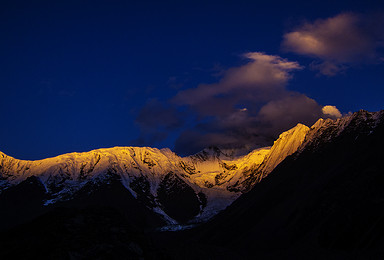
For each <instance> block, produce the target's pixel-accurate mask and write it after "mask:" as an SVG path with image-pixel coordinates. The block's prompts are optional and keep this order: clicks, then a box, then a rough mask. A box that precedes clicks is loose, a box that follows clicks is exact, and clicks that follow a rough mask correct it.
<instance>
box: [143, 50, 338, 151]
mask: <svg viewBox="0 0 384 260" xmlns="http://www.w3.org/2000/svg"><path fill="white" fill-rule="evenodd" d="M243 58H244V62H243V64H242V65H240V66H238V67H232V68H229V69H227V70H225V71H223V72H222V75H221V78H220V79H218V80H217V82H214V83H211V84H203V83H202V84H199V85H198V86H197V87H195V88H187V89H183V90H180V91H179V92H178V93H177V94H176V95H175V96H174V97H173V98H171V99H170V100H168V102H166V103H162V102H160V101H158V100H150V101H148V102H147V104H146V105H145V106H144V107H143V108H142V110H141V111H140V113H139V115H138V117H137V119H136V122H137V123H138V124H139V126H140V127H141V131H142V135H141V137H140V138H139V139H138V140H136V142H137V144H139V145H146V144H149V143H150V142H160V141H161V140H164V139H165V138H167V135H168V133H169V132H172V131H174V132H179V133H180V134H179V135H178V138H177V139H176V141H175V151H176V152H178V153H180V154H182V155H187V154H192V153H196V152H198V151H200V150H202V149H204V148H206V147H209V146H218V147H220V148H227V149H236V150H237V151H238V152H239V153H242V152H249V151H250V150H252V149H255V148H258V147H262V146H268V145H271V144H272V143H273V141H274V140H275V139H276V138H277V137H278V135H279V134H280V133H282V132H283V131H286V130H288V129H289V128H291V127H293V126H295V125H296V124H297V123H303V124H306V125H311V124H313V123H314V122H315V121H316V120H317V119H318V118H320V117H334V116H335V111H336V110H337V108H334V109H333V110H329V109H327V110H323V106H321V105H320V104H318V103H317V102H316V101H315V100H313V99H311V98H309V97H307V96H306V95H304V94H301V93H297V92H295V91H291V90H289V89H288V88H287V85H288V82H289V80H290V79H291V78H292V76H293V75H292V73H293V72H294V71H297V70H301V69H302V68H303V67H302V66H300V65H299V64H298V63H297V62H293V61H289V60H287V59H284V58H282V57H280V56H276V55H267V54H265V53H261V52H249V53H246V54H244V55H243ZM181 108H183V109H184V110H183V111H184V112H183V113H184V114H183V115H181V112H180V111H181ZM324 111H325V112H326V113H323V112H324ZM330 111H331V112H330ZM185 121H188V122H187V123H186V125H188V127H187V126H184V127H183V123H184V122H185ZM189 121H193V122H189Z"/></svg>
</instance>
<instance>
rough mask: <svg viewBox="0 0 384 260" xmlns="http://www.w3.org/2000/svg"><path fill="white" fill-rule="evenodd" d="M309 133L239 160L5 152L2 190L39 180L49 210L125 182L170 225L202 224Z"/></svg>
mask: <svg viewBox="0 0 384 260" xmlns="http://www.w3.org/2000/svg"><path fill="white" fill-rule="evenodd" d="M308 130H309V128H308V127H306V126H304V125H302V124H298V125H297V126H296V127H294V128H292V129H290V130H288V131H286V132H284V133H282V134H281V135H280V137H279V138H278V140H276V141H275V143H274V145H273V146H272V147H265V148H260V149H257V150H254V151H252V152H251V153H249V154H248V155H245V156H242V157H237V158H234V157H233V156H231V155H228V154H225V153H224V152H222V151H221V150H219V149H218V148H208V149H205V150H203V151H202V152H200V153H198V154H195V155H192V156H188V157H183V158H182V157H179V156H177V155H176V154H175V153H173V152H172V151H170V150H169V149H161V150H159V149H156V148H149V147H114V148H108V149H98V150H93V151H90V152H84V153H69V154H63V155H60V156H57V157H53V158H48V159H43V160H37V161H26V160H18V159H15V158H13V157H10V156H7V155H6V154H4V153H1V152H0V191H3V190H6V189H8V188H9V187H12V186H14V185H17V184H18V183H20V182H22V181H24V180H26V179H27V178H28V177H31V176H35V177H37V178H38V179H39V180H40V181H41V183H42V184H43V185H44V187H45V189H46V193H47V195H48V196H47V199H46V200H45V201H44V202H43V203H44V204H45V205H49V204H54V203H56V202H57V201H63V200H70V199H72V198H73V196H74V194H75V193H76V192H77V191H79V190H80V189H82V188H83V187H84V186H85V185H88V186H89V185H90V184H91V186H92V187H94V188H97V187H98V185H100V184H101V183H103V184H105V183H108V182H110V181H112V180H119V181H121V183H122V184H123V185H124V186H125V187H126V188H127V189H128V190H129V191H130V192H131V193H132V195H133V196H134V197H135V198H137V199H138V200H139V201H140V202H142V203H144V204H145V205H146V206H147V207H148V208H151V209H152V210H153V211H154V212H156V213H159V214H161V215H162V216H163V217H164V218H165V219H166V220H167V221H168V222H170V223H176V222H187V221H201V220H206V219H208V218H210V217H212V216H213V215H215V214H216V213H217V212H218V211H220V210H222V209H224V208H226V207H227V206H228V205H229V204H231V203H232V202H233V201H234V200H235V199H236V198H237V197H238V196H240V195H241V194H242V193H243V192H246V191H248V190H250V189H251V188H252V187H253V186H254V185H255V184H256V183H258V182H259V181H261V179H262V178H264V177H265V176H267V175H268V174H269V173H270V172H271V171H272V170H273V169H274V168H275V167H276V166H277V165H278V164H279V163H280V162H281V161H282V160H284V159H285V158H286V157H287V156H288V155H291V154H293V153H294V152H295V151H296V150H297V149H298V147H299V146H300V145H301V144H302V142H303V141H304V138H305V136H306V134H307V132H308ZM26 196H27V195H26ZM183 204H186V205H184V208H183ZM180 211H188V212H184V213H180Z"/></svg>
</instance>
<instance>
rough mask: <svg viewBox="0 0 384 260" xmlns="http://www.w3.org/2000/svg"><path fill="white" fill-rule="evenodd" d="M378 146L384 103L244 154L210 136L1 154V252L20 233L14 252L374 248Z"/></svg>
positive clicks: (316, 253) (266, 252) (347, 252)
mask: <svg viewBox="0 0 384 260" xmlns="http://www.w3.org/2000/svg"><path fill="white" fill-rule="evenodd" d="M382 147H384V111H380V112H374V113H370V112H367V111H364V110H360V111H359V112H356V113H354V114H351V115H348V116H345V117H342V118H339V119H336V120H332V119H326V120H323V119H319V120H318V121H317V122H316V123H315V124H314V125H313V126H311V127H310V128H309V127H307V126H304V125H302V124H298V125H297V126H295V127H294V128H292V129H290V130H288V131H286V132H284V133H282V134H281V135H280V136H279V138H278V139H277V140H276V141H275V142H274V144H273V146H271V147H264V148H260V149H257V150H254V151H252V152H251V153H249V154H247V155H245V156H241V157H235V156H233V153H231V151H228V150H225V151H224V150H220V149H218V148H214V147H212V148H208V149H205V150H203V151H201V152H200V153H197V154H195V155H192V156H188V157H179V156H177V155H176V154H175V153H173V152H172V151H170V150H169V149H161V150H158V149H154V148H147V147H115V148H109V149H98V150H94V151H90V152H86V153H70V154H64V155H60V156H57V157H54V158H48V159H44V160H38V161H23V160H17V159H15V158H12V157H10V156H7V155H5V154H3V153H0V176H1V177H0V191H1V194H0V210H1V212H2V214H1V217H0V218H1V221H0V225H1V226H0V230H2V231H1V232H2V235H3V236H2V237H6V238H7V239H0V240H1V241H0V244H1V245H2V248H4V251H1V252H0V257H1V256H3V257H8V256H9V255H10V254H13V253H10V252H16V251H17V252H19V251H18V250H19V249H20V242H18V243H15V241H24V240H25V241H27V240H28V243H27V244H28V246H27V248H24V249H25V250H21V251H20V253H19V255H17V256H18V257H27V256H28V257H29V256H42V254H41V252H40V251H39V250H41V249H42V247H43V245H44V243H45V242H46V241H49V242H47V243H49V244H50V245H51V249H49V250H48V251H45V253H44V256H46V255H48V256H49V257H51V258H57V257H59V258H68V259H70V258H74V259H84V258H95V257H96V258H98V259H104V258H103V257H105V258H110V257H112V258H113V257H115V258H128V259H136V258H137V259H140V258H142V257H144V258H150V259H167V258H171V259H172V258H175V259H179V258H184V259H205V258H210V259H223V258H231V259H240V258H241V259H247V258H250V259H253V258H255V257H260V258H262V259H264V258H268V259H274V258H278V259H281V258H287V257H288V258H289V257H291V258H293V259H308V258H311V259H315V258H320V259H323V258H324V257H328V256H332V257H334V258H335V259H342V258H346V259H350V256H351V255H356V256H358V257H359V256H360V257H362V258H366V257H373V258H375V257H382V256H384V250H383V249H382V248H384V247H383V245H384V236H383V234H384V220H383V216H384V210H383V209H384V204H383V201H384V192H383V190H384V189H382V187H383V185H384V166H383V163H382V162H383V159H384V154H383V151H382ZM197 223H200V224H199V225H198V226H197V227H195V228H192V229H190V230H186V231H182V232H158V231H154V230H159V228H161V230H172V228H171V227H176V228H177V227H180V225H178V224H182V225H184V227H191V226H193V225H195V224H197ZM41 230H43V231H44V232H45V231H46V232H47V234H49V235H42V237H39V239H32V238H36V235H35V234H36V232H40V231H41ZM50 230H56V231H57V232H56V233H58V234H60V235H57V236H55V234H56V233H55V234H51V233H50ZM90 230H92V231H90ZM106 234H107V235H106ZM84 240H86V241H88V242H84ZM31 241H33V242H31ZM68 241H71V242H68ZM154 241H156V242H154ZM78 242H79V243H80V244H81V245H82V246H78V244H79V243H78ZM58 249H60V250H61V251H60V250H58ZM107 249H108V250H107ZM45 250H46V249H45ZM12 256H14V255H12ZM122 256H124V257H122Z"/></svg>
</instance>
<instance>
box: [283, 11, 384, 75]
mask: <svg viewBox="0 0 384 260" xmlns="http://www.w3.org/2000/svg"><path fill="white" fill-rule="evenodd" d="M383 28H384V19H383V15H382V14H371V15H362V14H356V13H341V14H339V15H336V16H334V17H330V18H327V19H318V20H316V21H314V22H306V23H304V24H302V25H301V26H299V27H297V28H296V29H294V30H293V31H291V32H288V33H286V34H285V35H284V37H283V38H284V39H283V43H282V47H283V49H285V50H286V51H291V52H294V53H297V54H301V55H306V56H310V57H314V58H317V59H318V61H315V62H313V63H312V64H311V68H313V69H316V70H319V71H320V73H322V74H324V75H328V76H334V75H336V74H337V73H339V72H340V71H343V70H345V69H346V68H347V67H348V66H350V65H353V64H356V63H361V62H377V61H379V60H380V56H379V49H380V48H382V47H383V44H384V30H383Z"/></svg>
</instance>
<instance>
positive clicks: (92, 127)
mask: <svg viewBox="0 0 384 260" xmlns="http://www.w3.org/2000/svg"><path fill="white" fill-rule="evenodd" d="M383 8H384V4H383V2H382V1H265V3H260V1H209V3H206V1H201V2H199V1H170V2H168V1H166V2H163V1H153V2H149V1H136V2H134V1H1V4H0V33H1V37H0V47H1V48H0V90H1V95H0V111H1V126H0V150H1V151H2V152H4V153H6V154H9V155H11V156H14V157H16V158H20V159H41V158H46V157H51V156H55V155H58V154H62V153H66V152H74V151H77V152H81V151H88V150H91V149H96V148H102V147H112V146H129V145H146V146H154V147H159V148H161V147H170V148H171V149H173V148H174V145H175V142H178V143H179V149H178V150H179V151H180V153H188V151H187V150H186V149H184V150H183V149H180V147H182V146H183V145H188V143H187V142H186V141H185V140H181V141H180V134H182V135H183V134H185V133H186V132H188V131H189V130H190V129H195V130H196V129H198V130H196V131H195V132H199V133H200V134H201V133H202V132H204V135H205V134H206V133H207V132H209V131H213V132H215V133H216V134H217V133H218V132H219V131H221V130H220V129H223V128H217V129H215V130H212V127H211V126H209V122H216V121H220V122H222V116H223V115H221V114H220V116H218V115H217V114H215V115H213V117H212V115H208V114H207V113H202V114H201V113H200V112H196V109H194V108H193V106H192V105H190V104H189V103H188V102H186V101H184V103H182V104H180V102H179V103H177V102H175V101H174V100H175V98H174V97H175V96H177V94H178V93H180V92H182V91H184V90H187V89H193V88H196V87H197V86H198V85H199V84H202V83H207V84H208V83H215V82H218V81H220V79H221V78H222V77H223V75H226V74H225V71H227V70H228V69H230V68H236V67H241V66H243V65H244V64H246V61H244V59H243V58H241V56H242V55H243V54H245V53H251V52H263V53H265V54H266V55H276V56H280V57H282V58H284V59H287V60H289V61H292V62H298V64H300V66H302V69H298V70H297V71H296V70H295V71H293V72H289V73H290V75H291V76H290V79H289V82H288V83H287V84H286V85H285V88H286V90H289V91H294V92H298V93H302V94H304V95H306V96H308V97H309V98H311V99H314V100H316V102H317V103H318V104H320V105H322V106H323V105H334V106H336V107H337V108H338V109H339V110H340V111H341V112H342V113H348V112H349V111H352V112H353V111H356V110H359V109H366V110H370V111H377V110H380V109H384V101H383V100H384V99H383V97H384V65H383V64H382V63H380V62H381V61H382V58H381V57H382V56H380V48H381V47H382V45H380V44H379V43H378V44H377V46H379V47H377V46H376V45H375V46H376V47H372V48H374V49H377V50H378V52H377V53H376V54H375V55H376V56H375V59H374V61H373V60H370V61H369V62H366V61H364V62H357V61H356V60H353V61H350V60H342V61H340V59H338V58H339V57H337V58H335V57H331V58H330V57H329V56H321V55H320V56H316V55H305V54H304V55H303V53H299V52H298V51H292V49H291V50H286V49H284V48H282V42H283V35H284V34H286V33H287V32H290V31H293V30H294V29H295V28H299V27H300V26H301V25H302V24H303V23H311V22H314V21H316V20H317V19H327V18H329V17H334V16H337V15H338V14H340V13H346V12H352V13H358V14H363V15H365V16H371V14H372V13H377V12H379V13H380V11H382V10H383ZM375 35H379V36H377V38H378V40H377V42H379V41H381V40H382V39H383V38H380V37H381V34H380V32H377V31H376V32H375ZM372 37H373V36H372ZM375 37H376V36H375ZM375 39H376V38H375ZM381 44H382V42H381ZM381 53H382V52H381ZM324 57H325V58H324ZM316 59H317V62H318V63H319V62H323V61H324V60H325V61H330V60H331V61H332V62H334V63H337V65H338V66H347V69H343V70H341V71H340V72H338V73H336V75H332V76H329V75H323V74H319V72H318V71H316V69H310V68H311V66H310V64H311V63H312V62H313V61H314V60H316ZM341 63H342V65H340V64H341ZM183 93H184V92H183ZM226 94H228V95H233V93H232V92H228V93H225V94H224V96H225V95H226ZM218 95H222V94H220V93H218ZM238 100H242V101H241V102H243V99H241V98H239V99H237V100H236V102H238V103H236V105H237V106H240V103H241V102H240V101H238ZM239 102H240V103H239ZM187 103H188V104H187ZM249 103H250V100H246V101H244V102H243V103H241V105H247V106H248V105H250V106H252V104H249ZM255 107H256V106H255ZM260 107H261V105H260V104H259V105H258V106H257V109H258V111H259V109H260ZM238 108H241V107H238ZM255 109H256V108H255ZM255 111H256V110H255ZM219 117H220V118H219ZM143 118H145V119H143ZM210 120H211V121H210ZM215 120H216V121H215ZM256 121H257V120H256ZM207 122H208V125H207ZM257 122H259V121H257ZM257 122H256V123H255V124H257ZM225 129H226V130H228V128H225ZM226 130H225V131H226ZM234 132H236V130H233V128H231V136H233V135H236V134H234ZM188 133H189V132H188ZM184 136H188V135H184ZM194 137H196V135H194ZM177 140H179V141H177ZM191 140H192V139H191ZM204 144H209V143H204ZM204 144H202V145H204ZM213 144H214V143H213Z"/></svg>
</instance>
